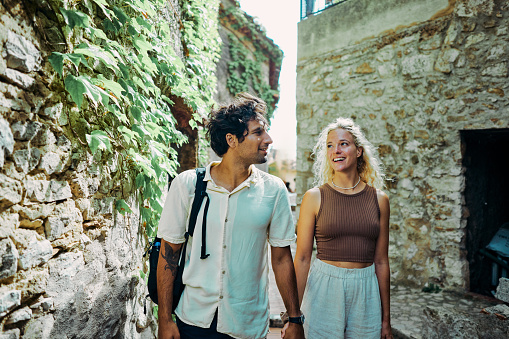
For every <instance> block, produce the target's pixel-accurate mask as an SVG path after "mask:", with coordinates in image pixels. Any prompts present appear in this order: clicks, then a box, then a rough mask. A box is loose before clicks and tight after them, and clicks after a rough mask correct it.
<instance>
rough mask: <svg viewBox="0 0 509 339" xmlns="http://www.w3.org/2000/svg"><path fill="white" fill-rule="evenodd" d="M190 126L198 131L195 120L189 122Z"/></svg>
mask: <svg viewBox="0 0 509 339" xmlns="http://www.w3.org/2000/svg"><path fill="white" fill-rule="evenodd" d="M189 126H191V128H192V129H196V128H197V127H198V125H197V124H196V121H195V120H194V119H191V120H189Z"/></svg>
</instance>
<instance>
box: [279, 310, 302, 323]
mask: <svg viewBox="0 0 509 339" xmlns="http://www.w3.org/2000/svg"><path fill="white" fill-rule="evenodd" d="M281 320H282V321H283V324H286V323H287V322H291V323H294V324H299V325H304V314H301V315H300V316H299V317H289V316H288V313H286V312H281Z"/></svg>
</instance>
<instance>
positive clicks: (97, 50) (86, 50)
mask: <svg viewBox="0 0 509 339" xmlns="http://www.w3.org/2000/svg"><path fill="white" fill-rule="evenodd" d="M74 53H76V54H78V53H80V54H83V55H86V56H88V57H91V58H94V59H99V60H100V61H101V62H102V63H103V64H104V65H105V66H106V67H108V68H109V69H111V70H112V71H113V72H115V74H117V72H118V71H120V69H119V68H118V64H117V60H116V59H115V57H114V56H113V55H112V54H111V53H110V52H107V51H106V50H104V48H102V47H100V46H97V45H93V44H85V43H83V44H79V45H78V48H76V49H75V50H74Z"/></svg>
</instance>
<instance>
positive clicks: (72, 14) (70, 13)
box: [60, 8, 90, 29]
mask: <svg viewBox="0 0 509 339" xmlns="http://www.w3.org/2000/svg"><path fill="white" fill-rule="evenodd" d="M60 13H62V15H63V16H64V20H65V23H66V24H67V25H68V26H69V28H70V29H73V28H74V27H76V26H78V27H83V28H87V27H89V26H90V17H89V16H88V15H86V14H85V13H83V12H80V11H74V10H67V9H65V8H60Z"/></svg>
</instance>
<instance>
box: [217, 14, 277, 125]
mask: <svg viewBox="0 0 509 339" xmlns="http://www.w3.org/2000/svg"><path fill="white" fill-rule="evenodd" d="M220 19H221V20H222V22H223V23H225V24H226V25H230V26H231V27H232V28H233V29H234V30H240V31H242V32H243V34H244V35H245V38H242V40H244V39H245V40H247V44H249V45H251V44H252V46H253V47H254V48H255V51H254V52H252V51H250V50H249V49H248V48H247V47H246V45H245V44H244V43H242V41H241V39H239V38H238V37H237V36H235V35H233V34H229V35H228V39H229V41H230V59H231V61H230V63H229V64H228V72H229V78H228V80H227V83H226V86H227V88H228V90H229V91H230V93H231V94H233V95H235V94H237V93H239V92H243V91H248V90H249V87H251V88H252V89H253V90H254V91H255V92H256V93H257V94H258V96H259V97H261V98H262V99H263V100H264V101H265V102H266V103H267V105H268V110H269V111H268V112H267V116H268V118H269V119H270V118H271V116H272V114H273V108H272V105H273V104H274V102H275V96H276V95H277V94H279V91H278V90H274V89H272V88H271V86H270V85H269V84H268V83H267V81H265V80H264V76H263V74H262V69H261V65H262V64H263V63H265V62H267V61H268V60H269V61H270V62H271V63H273V64H274V65H276V67H280V66H281V62H282V60H283V53H282V51H281V50H280V49H279V47H278V46H277V45H275V44H274V43H273V42H272V40H269V39H266V38H265V34H266V33H265V28H264V27H263V26H261V25H259V24H258V23H256V22H255V21H254V20H253V19H252V18H251V17H249V16H246V15H245V13H244V12H243V11H242V10H240V8H239V6H238V5H236V6H230V7H228V8H226V9H221V12H220ZM260 36H263V38H260Z"/></svg>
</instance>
